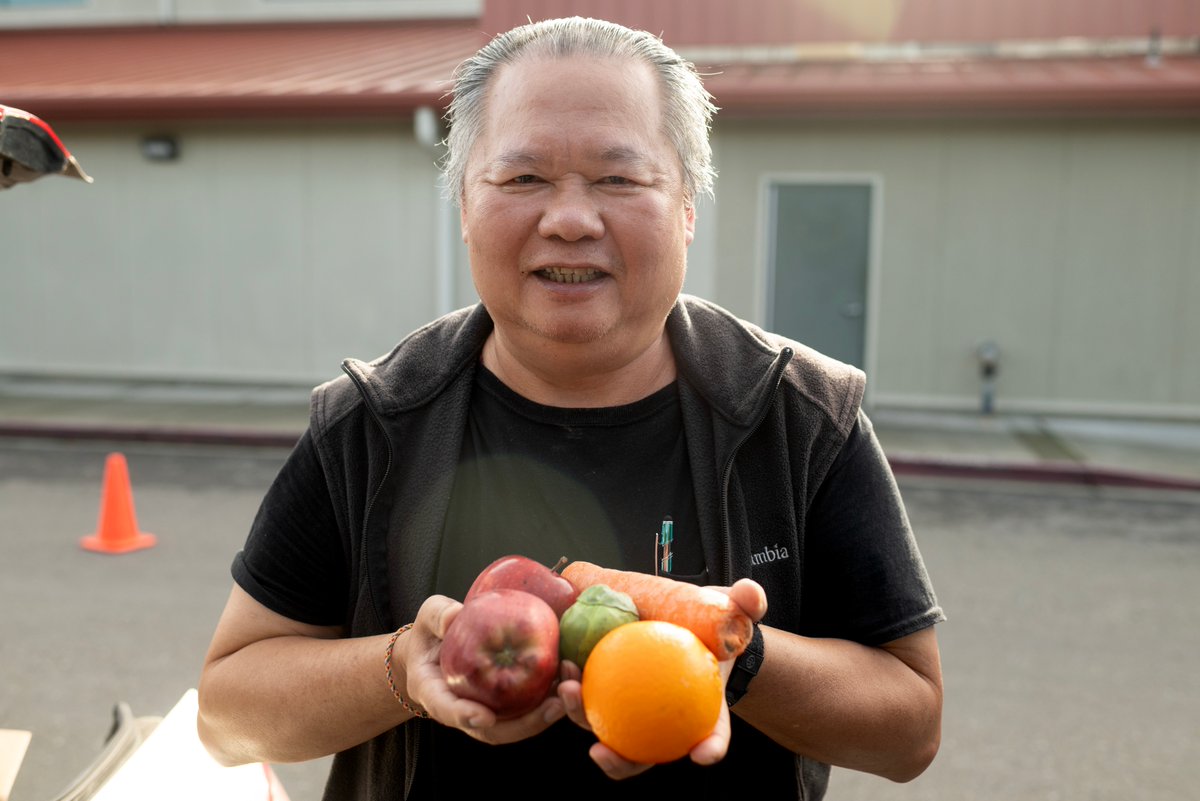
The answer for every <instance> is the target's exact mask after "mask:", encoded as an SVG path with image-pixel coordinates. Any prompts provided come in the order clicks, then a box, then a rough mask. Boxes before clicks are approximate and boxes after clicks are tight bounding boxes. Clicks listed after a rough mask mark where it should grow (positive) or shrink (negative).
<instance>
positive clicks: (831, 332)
mask: <svg viewBox="0 0 1200 801" xmlns="http://www.w3.org/2000/svg"><path fill="white" fill-rule="evenodd" d="M871 190H872V187H871V185H870V184H867V183H776V184H774V185H772V187H771V190H770V203H771V233H770V285H769V291H770V296H769V297H768V301H767V309H768V310H769V314H770V319H769V320H768V324H769V326H770V327H771V328H772V329H773V330H775V331H777V332H778V333H780V334H783V335H785V336H789V337H791V338H793V339H797V340H799V341H800V342H803V343H804V344H805V345H808V346H809V347H812V348H815V349H817V350H819V351H821V352H822V353H824V354H826V355H828V356H832V357H833V358H835V359H839V360H841V361H844V362H848V363H849V364H853V365H856V366H858V367H864V364H863V362H864V355H863V345H864V342H865V339H866V336H865V331H864V327H865V325H866V311H867V265H868V261H869V258H870V252H871V246H870V239H871Z"/></svg>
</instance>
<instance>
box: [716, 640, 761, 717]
mask: <svg viewBox="0 0 1200 801" xmlns="http://www.w3.org/2000/svg"><path fill="white" fill-rule="evenodd" d="M762 663H763V636H762V629H761V628H759V625H758V624H757V623H755V624H754V636H752V637H751V638H750V643H749V645H747V646H746V650H744V651H742V653H741V655H740V656H738V658H737V659H736V660H735V661H734V663H733V672H731V673H730V674H729V681H727V682H725V703H727V704H728V705H729V706H733V705H734V704H736V703H737V702H738V701H740V700H742V696H743V695H745V694H746V690H748V689H750V681H751V680H752V679H753V678H754V677H755V676H757V675H758V669H759V668H760V667H762Z"/></svg>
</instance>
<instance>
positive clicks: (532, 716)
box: [463, 696, 564, 745]
mask: <svg viewBox="0 0 1200 801" xmlns="http://www.w3.org/2000/svg"><path fill="white" fill-rule="evenodd" d="M563 714H564V711H563V703H562V701H561V700H560V699H559V698H557V697H556V696H551V697H549V698H547V699H546V700H544V701H542V703H540V704H539V705H538V706H537V707H536V708H535V709H533V710H531V711H529V712H527V713H525V714H524V715H521V716H520V717H516V718H509V719H507V720H495V719H494V718H493V722H492V723H491V724H490V725H488V726H468V727H464V728H463V731H465V732H466V733H467V734H469V735H470V736H472V737H474V738H475V739H477V740H480V741H482V742H486V743H490V744H492V745H503V744H505V743H515V742H517V741H518V740H524V739H527V738H529V737H533V736H534V735H536V734H540V733H541V732H543V731H545V730H546V729H547V728H549V727H550V726H551V725H553V724H554V723H555V722H557V721H558V720H559V719H561V718H562V717H563Z"/></svg>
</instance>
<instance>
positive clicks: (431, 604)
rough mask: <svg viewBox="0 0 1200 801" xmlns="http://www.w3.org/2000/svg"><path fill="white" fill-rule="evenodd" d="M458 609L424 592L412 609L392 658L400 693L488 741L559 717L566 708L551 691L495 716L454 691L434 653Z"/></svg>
mask: <svg viewBox="0 0 1200 801" xmlns="http://www.w3.org/2000/svg"><path fill="white" fill-rule="evenodd" d="M461 610H462V604H461V603H459V602H458V601H455V600H454V599H452V598H447V597H446V596H444V595H433V596H430V597H429V598H427V599H426V600H425V602H424V603H423V604H421V608H420V609H419V610H418V611H417V617H416V620H415V621H414V622H413V627H412V628H411V629H409V630H408V631H406V632H405V633H404V634H402V635H401V636H400V639H399V640H398V641H397V643H396V647H395V649H394V651H393V656H392V659H393V664H395V663H397V661H398V662H399V663H400V664H402V665H403V671H404V675H405V677H406V679H405V685H406V687H405V689H406V690H407V692H405V689H401V692H403V693H404V694H405V698H406V699H407V700H408V702H409V703H410V704H415V705H417V706H418V707H420V708H423V709H424V710H425V711H426V712H428V713H429V716H430V717H431V718H433V719H434V720H436V721H438V722H439V723H441V724H443V725H446V726H451V727H453V728H456V729H459V730H461V731H463V732H465V733H467V734H468V735H470V736H471V737H474V738H475V739H476V740H480V741H482V742H485V743H492V744H494V745H499V744H503V743H514V742H517V741H518V740H524V739H526V738H528V737H532V736H534V735H536V734H540V733H541V732H543V731H545V730H546V729H547V728H549V727H550V726H551V725H552V724H553V723H555V722H556V721H558V720H559V719H560V718H562V717H563V716H564V715H565V714H566V708H565V707H564V706H563V702H562V700H561V699H560V698H559V697H558V696H557V695H556V694H551V695H550V696H549V697H548V698H546V700H544V701H542V703H541V704H540V705H539V706H538V707H537V708H536V709H534V710H533V711H531V712H527V713H526V714H524V715H522V716H520V717H518V718H510V719H506V720H497V718H496V714H495V713H494V712H493V711H492V710H491V709H489V708H488V707H486V706H484V705H483V704H480V703H478V702H476V701H470V700H468V699H466V698H460V697H459V696H457V695H455V693H454V691H453V690H451V689H450V686H449V685H448V684H447V683H446V679H445V677H444V676H443V675H442V669H441V666H440V665H439V663H438V658H439V655H440V653H441V647H442V641H443V640H444V639H445V637H446V631H447V630H448V629H449V628H450V624H451V622H453V620H454V618H455V616H457V615H458V613H459V611H461ZM397 686H399V685H397Z"/></svg>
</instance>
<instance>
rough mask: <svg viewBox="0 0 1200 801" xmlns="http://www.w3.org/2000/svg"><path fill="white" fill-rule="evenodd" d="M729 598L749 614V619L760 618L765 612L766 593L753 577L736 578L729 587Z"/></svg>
mask: <svg viewBox="0 0 1200 801" xmlns="http://www.w3.org/2000/svg"><path fill="white" fill-rule="evenodd" d="M729 598H730V600H732V601H733V602H734V603H736V604H737V605H738V606H740V607H741V608H742V611H743V612H745V613H746V614H747V615H749V616H750V619H751V620H762V618H763V615H765V614H766V613H767V593H766V590H764V589H763V588H762V585H761V584H759V583H758V582H757V581H754V580H753V579H738V580H737V581H735V582H734V583H733V586H732V587H730V588H729Z"/></svg>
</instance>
